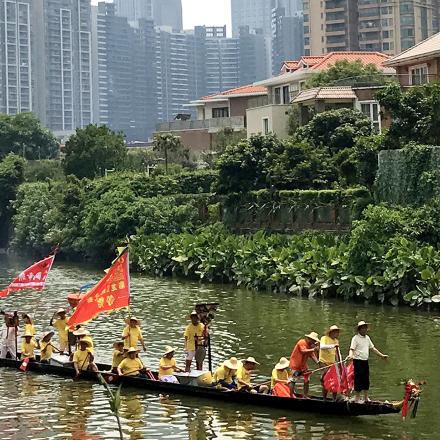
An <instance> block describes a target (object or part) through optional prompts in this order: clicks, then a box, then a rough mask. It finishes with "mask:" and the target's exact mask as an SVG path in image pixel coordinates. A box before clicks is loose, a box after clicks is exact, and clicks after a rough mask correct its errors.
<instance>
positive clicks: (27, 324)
mask: <svg viewBox="0 0 440 440" xmlns="http://www.w3.org/2000/svg"><path fill="white" fill-rule="evenodd" d="M21 317H22V319H23V321H24V332H25V333H31V334H32V336H35V334H36V331H35V326H34V321H33V320H32V318H31V317H30V316H29V315H28V314H27V313H23V314H22V315H21Z"/></svg>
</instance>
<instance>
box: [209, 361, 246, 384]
mask: <svg viewBox="0 0 440 440" xmlns="http://www.w3.org/2000/svg"><path fill="white" fill-rule="evenodd" d="M239 367H240V363H239V362H238V360H237V358H236V357H231V358H230V359H228V360H226V361H225V362H223V363H222V364H221V365H220V366H219V367H217V369H216V370H215V372H214V377H213V386H216V387H217V388H227V389H228V390H235V389H237V384H236V382H235V378H236V375H237V370H238V368H239Z"/></svg>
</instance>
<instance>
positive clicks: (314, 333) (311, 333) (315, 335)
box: [305, 332, 319, 342]
mask: <svg viewBox="0 0 440 440" xmlns="http://www.w3.org/2000/svg"><path fill="white" fill-rule="evenodd" d="M305 337H306V338H310V339H313V340H314V341H315V342H319V335H318V333H316V332H310V333H309V334H308V335H305Z"/></svg>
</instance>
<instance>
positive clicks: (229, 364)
mask: <svg viewBox="0 0 440 440" xmlns="http://www.w3.org/2000/svg"><path fill="white" fill-rule="evenodd" d="M223 365H224V366H225V367H226V368H229V369H230V370H236V369H237V368H238V359H237V358H236V357H231V359H228V360H227V361H225V362H223Z"/></svg>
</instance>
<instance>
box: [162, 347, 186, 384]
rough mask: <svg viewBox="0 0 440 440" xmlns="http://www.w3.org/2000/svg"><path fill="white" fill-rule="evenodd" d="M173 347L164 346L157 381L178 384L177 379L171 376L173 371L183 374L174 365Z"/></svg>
mask: <svg viewBox="0 0 440 440" xmlns="http://www.w3.org/2000/svg"><path fill="white" fill-rule="evenodd" d="M175 351H176V349H175V348H174V347H170V346H166V347H165V351H164V354H163V356H162V357H161V358H160V361H159V380H161V381H162V382H171V383H179V381H178V380H177V378H176V377H175V376H174V375H173V374H174V372H175V371H177V372H183V371H184V370H182V369H181V368H179V367H178V366H177V364H176V359H175V358H174V353H175Z"/></svg>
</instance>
